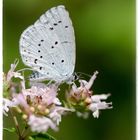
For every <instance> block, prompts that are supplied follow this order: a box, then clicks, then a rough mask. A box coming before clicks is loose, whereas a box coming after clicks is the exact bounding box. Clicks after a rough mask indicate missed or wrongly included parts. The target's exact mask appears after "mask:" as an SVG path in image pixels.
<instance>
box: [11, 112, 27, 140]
mask: <svg viewBox="0 0 140 140" xmlns="http://www.w3.org/2000/svg"><path fill="white" fill-rule="evenodd" d="M9 110H10V113H11V116H12V118H13V121H14V124H15V126H16V131H17V134H18V136H19V140H24V139H23V138H22V135H21V133H20V129H19V124H18V121H17V118H16V116H14V114H13V112H12V110H11V109H9Z"/></svg>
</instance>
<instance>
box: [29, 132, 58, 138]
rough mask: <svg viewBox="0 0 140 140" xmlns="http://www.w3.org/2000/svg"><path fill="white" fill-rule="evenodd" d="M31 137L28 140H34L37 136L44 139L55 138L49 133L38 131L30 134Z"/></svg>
mask: <svg viewBox="0 0 140 140" xmlns="http://www.w3.org/2000/svg"><path fill="white" fill-rule="evenodd" d="M30 137H31V138H32V139H31V138H30V139H29V140H35V139H37V138H40V139H45V140H56V139H55V138H54V137H53V136H51V135H50V134H48V133H38V134H34V135H32V136H30Z"/></svg>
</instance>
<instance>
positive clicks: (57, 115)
mask: <svg viewBox="0 0 140 140" xmlns="http://www.w3.org/2000/svg"><path fill="white" fill-rule="evenodd" d="M67 111H74V110H73V109H68V108H65V107H60V106H56V107H55V108H54V109H53V110H52V112H51V113H50V114H49V117H50V118H51V119H52V120H53V121H54V122H55V123H56V125H59V123H60V122H61V116H62V115H63V114H65V112H67Z"/></svg>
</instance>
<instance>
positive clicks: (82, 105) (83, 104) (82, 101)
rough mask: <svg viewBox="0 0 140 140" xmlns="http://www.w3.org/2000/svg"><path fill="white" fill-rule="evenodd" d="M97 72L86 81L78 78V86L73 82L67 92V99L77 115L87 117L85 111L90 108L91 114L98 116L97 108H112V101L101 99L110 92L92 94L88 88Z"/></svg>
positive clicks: (105, 97) (106, 96)
mask: <svg viewBox="0 0 140 140" xmlns="http://www.w3.org/2000/svg"><path fill="white" fill-rule="evenodd" d="M97 74H98V72H97V71H96V72H95V73H94V74H93V76H92V77H91V78H90V80H89V81H88V82H87V81H85V80H79V83H80V86H79V87H77V86H76V84H73V86H72V90H71V91H70V93H69V94H67V100H68V102H69V104H70V105H71V106H72V107H73V108H75V109H76V111H77V115H78V116H83V117H84V118H87V116H88V112H87V111H88V110H91V111H92V112H93V116H94V117H95V118H98V117H99V110H102V109H110V108H112V107H111V105H112V103H106V102H102V100H106V99H107V98H108V96H109V95H110V94H102V95H93V91H92V90H90V89H91V87H92V85H93V83H94V80H95V79H96V77H97Z"/></svg>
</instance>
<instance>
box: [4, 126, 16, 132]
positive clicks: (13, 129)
mask: <svg viewBox="0 0 140 140" xmlns="http://www.w3.org/2000/svg"><path fill="white" fill-rule="evenodd" d="M3 130H5V131H7V132H11V133H15V132H16V129H15V128H14V127H12V128H3Z"/></svg>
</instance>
